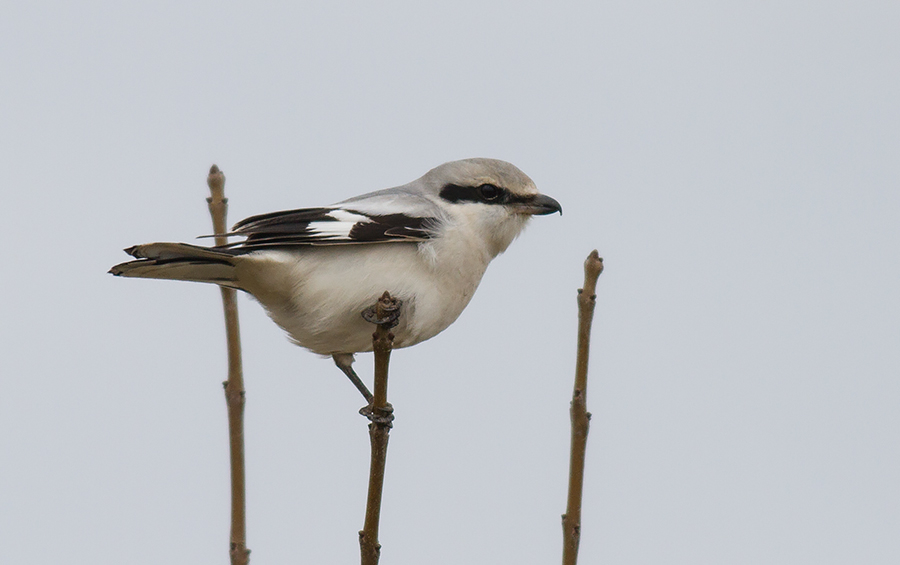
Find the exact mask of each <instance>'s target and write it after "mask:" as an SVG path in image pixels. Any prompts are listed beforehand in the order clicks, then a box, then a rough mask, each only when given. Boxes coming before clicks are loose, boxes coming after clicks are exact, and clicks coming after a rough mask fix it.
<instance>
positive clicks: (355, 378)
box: [331, 353, 394, 424]
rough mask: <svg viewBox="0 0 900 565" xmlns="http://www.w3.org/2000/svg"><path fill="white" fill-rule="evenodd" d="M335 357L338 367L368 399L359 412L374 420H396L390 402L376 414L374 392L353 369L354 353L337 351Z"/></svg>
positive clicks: (385, 421)
mask: <svg viewBox="0 0 900 565" xmlns="http://www.w3.org/2000/svg"><path fill="white" fill-rule="evenodd" d="M331 358H332V359H334V364H335V365H337V367H338V369H340V370H341V371H343V372H344V374H345V375H347V378H348V379H350V382H351V383H353V385H354V386H355V387H356V389H357V390H358V391H359V392H360V394H362V395H363V397H364V398H365V399H366V402H367V403H368V404H366V405H365V406H363V407H362V408H360V409H359V413H360V414H362V415H363V416H365V417H366V418H368V419H369V420H370V421H372V422H377V423H382V424H389V423H390V422H392V421H393V420H394V414H393V412H394V407H393V406H391V405H390V404H388V405H387V406H385V407H384V408H382V409H381V410H379V411H378V412H379V413H377V414H376V411H375V408H374V407H373V398H374V397H373V396H372V393H371V392H369V388H368V387H367V386H366V385H365V383H363V382H362V379H360V378H359V375H357V374H356V371H354V370H353V354H352V353H335V354H334V355H332V356H331Z"/></svg>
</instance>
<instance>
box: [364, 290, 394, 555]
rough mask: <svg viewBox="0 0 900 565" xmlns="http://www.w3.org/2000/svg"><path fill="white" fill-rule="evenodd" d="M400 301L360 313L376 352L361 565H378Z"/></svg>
mask: <svg viewBox="0 0 900 565" xmlns="http://www.w3.org/2000/svg"><path fill="white" fill-rule="evenodd" d="M400 306H401V303H400V301H399V300H397V299H395V298H392V297H391V295H390V293H388V292H387V291H385V292H384V294H383V295H382V296H381V298H380V299H379V300H378V302H377V303H376V304H375V305H374V306H373V307H370V308H368V309H366V311H365V312H363V317H364V318H365V319H366V320H368V321H369V322H372V323H373V324H376V325H377V326H378V327H377V329H376V330H375V333H373V334H372V347H373V349H374V351H375V394H374V398H373V399H372V403H371V404H370V405H369V406H368V407H367V408H365V409H363V410H364V413H365V414H366V415H367V416H368V418H369V420H371V422H370V423H369V443H370V445H371V448H372V457H371V460H370V462H369V494H368V497H367V499H366V521H365V524H364V525H363V529H362V530H360V532H359V551H360V557H361V563H362V565H377V563H378V558H379V557H380V556H381V544H380V543H378V523H379V520H380V517H381V493H382V489H383V487H384V466H385V463H386V461H387V445H388V434H390V431H391V425H392V424H391V422H392V421H393V419H394V415H393V411H394V409H393V408H392V407H391V405H390V404H388V401H387V379H388V363H389V362H390V358H391V349H392V347H393V341H394V334H392V333H391V332H390V330H391V328H392V327H394V326H395V325H396V324H397V319H398V318H399V317H400Z"/></svg>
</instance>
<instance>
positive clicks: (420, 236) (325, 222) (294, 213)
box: [223, 208, 436, 252]
mask: <svg viewBox="0 0 900 565" xmlns="http://www.w3.org/2000/svg"><path fill="white" fill-rule="evenodd" d="M350 215H352V216H350ZM357 218H358V219H357ZM353 220H356V221H353ZM435 224H436V220H435V219H434V218H423V217H416V216H407V215H405V214H386V215H370V214H365V213H363V212H357V211H354V210H348V209H345V208H303V209H300V210H286V211H283V212H273V213H270V214H261V215H258V216H252V217H250V218H247V219H245V220H241V221H240V222H238V223H237V224H235V225H234V227H233V228H232V230H231V232H229V233H228V234H227V235H229V236H243V237H246V238H247V239H246V240H244V241H241V242H235V243H229V244H227V245H225V246H223V247H226V248H237V249H235V251H239V250H243V249H246V250H247V251H248V252H249V251H255V250H259V249H277V248H284V247H295V246H305V245H351V244H362V243H384V242H403V241H425V240H427V239H429V238H431V237H432V235H433V229H432V227H433V226H434V225H435Z"/></svg>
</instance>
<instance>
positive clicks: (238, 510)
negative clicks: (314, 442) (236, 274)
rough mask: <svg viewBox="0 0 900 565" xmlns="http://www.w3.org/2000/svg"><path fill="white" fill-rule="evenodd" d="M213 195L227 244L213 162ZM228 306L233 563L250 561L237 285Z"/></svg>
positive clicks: (225, 300)
mask: <svg viewBox="0 0 900 565" xmlns="http://www.w3.org/2000/svg"><path fill="white" fill-rule="evenodd" d="M206 183H207V184H208V185H209V192H210V194H211V195H212V196H210V197H209V198H207V199H206V202H207V203H208V204H209V215H210V216H212V222H213V231H214V232H215V234H216V245H225V244H226V243H228V238H226V237H225V236H223V235H220V234H224V233H226V231H227V230H226V229H225V225H226V215H227V213H228V199H227V198H225V175H224V174H222V171H220V170H219V167H217V166H215V165H213V166H212V167H211V168H210V169H209V176H208V177H207V179H206ZM221 291H222V305H223V306H224V308H225V333H226V339H227V342H228V380H227V381H225V382H224V383H222V384H223V385H224V386H225V402H226V403H227V406H228V439H229V444H230V451H231V545H230V549H229V555H230V557H231V565H247V563H249V562H250V550H249V549H247V518H246V508H247V504H246V495H245V493H246V486H245V485H246V479H245V472H244V371H243V369H242V368H241V335H240V327H239V326H238V312H237V296H236V294H237V293H236V292H235V291H234V289H230V288H225V287H221Z"/></svg>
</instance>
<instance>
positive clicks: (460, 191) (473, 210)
mask: <svg viewBox="0 0 900 565" xmlns="http://www.w3.org/2000/svg"><path fill="white" fill-rule="evenodd" d="M555 212H558V213H559V214H560V215H562V206H561V205H560V204H559V202H557V201H556V200H555V199H553V198H551V197H549V196H546V195H544V194H541V193H540V192H538V189H537V188H536V186H535V184H534V182H533V181H532V180H531V179H530V178H529V177H528V176H527V175H526V174H525V173H523V172H522V171H521V170H519V169H518V168H517V167H516V166H514V165H512V164H511V163H508V162H505V161H500V160H497V159H485V158H475V159H463V160H459V161H451V162H448V163H444V164H442V165H440V166H438V167H435V168H433V169H431V170H430V171H428V172H427V173H425V175H423V176H422V177H421V178H419V179H417V180H414V181H412V182H410V183H408V184H405V185H402V186H397V187H394V188H387V189H384V190H378V191H375V192H370V193H367V194H363V195H361V196H356V197H353V198H349V199H347V200H344V201H342V202H338V203H337V204H332V205H330V206H323V207H317V208H302V209H297V210H286V211H281V212H273V213H268V214H262V215H257V216H252V217H249V218H247V219H245V220H242V221H240V222H238V223H237V224H235V225H234V227H233V228H232V229H231V231H230V232H229V233H227V234H226V235H227V236H239V237H242V238H244V239H243V240H242V241H239V242H232V243H227V244H225V245H220V246H214V247H204V246H199V245H192V244H187V243H147V244H143V245H135V246H133V247H129V248H127V249H125V252H126V253H128V254H129V255H131V256H132V257H133V258H134V260H131V261H128V262H125V263H120V264H118V265H115V266H114V267H112V268H111V269H110V271H109V272H110V273H111V274H113V275H116V276H120V277H137V278H146V279H168V280H179V281H194V282H205V283H213V284H217V285H220V286H223V287H228V288H233V289H237V290H241V291H244V292H246V293H248V294H250V295H252V296H253V297H254V298H255V299H256V300H257V301H258V302H259V303H260V304H261V305H262V306H263V308H264V309H265V310H266V312H267V313H268V315H269V317H270V318H271V319H272V320H273V321H274V322H275V323H276V324H277V325H278V326H280V327H281V328H282V329H283V330H284V331H285V332H286V333H287V335H288V337H289V339H290V340H291V341H293V342H294V343H295V344H297V345H299V346H301V347H304V348H306V349H307V350H309V351H312V352H313V353H316V354H319V355H323V356H330V357H331V358H332V359H333V361H334V363H335V365H337V367H338V368H339V369H341V371H342V372H343V373H344V374H345V375H346V376H347V377H348V378H349V379H350V381H351V382H352V383H353V384H354V385H355V386H356V388H357V389H358V390H359V391H360V393H361V394H362V395H363V397H365V398H366V400H367V401H369V402H370V403H371V402H372V395H371V393H370V392H369V391H368V388H367V387H366V386H365V384H363V382H362V381H361V379H360V378H359V377H358V375H357V374H356V372H355V371H354V369H353V362H354V359H355V354H356V353H362V352H368V351H372V325H371V324H370V323H369V322H367V321H366V320H364V319H363V316H362V315H361V312H362V311H363V310H364V309H366V307H367V306H370V305H371V304H373V303H374V302H375V301H376V300H377V299H378V298H379V296H381V295H382V293H383V292H384V291H389V292H390V294H391V295H393V296H394V297H396V298H398V299H399V300H400V301H401V302H402V304H403V311H402V314H401V316H400V318H399V320H398V322H397V325H396V327H394V328H393V329H392V333H393V334H394V344H393V346H394V348H403V347H409V346H412V345H415V344H417V343H421V342H423V341H425V340H427V339H430V338H432V337H434V336H436V335H437V334H439V333H441V332H442V331H443V330H445V329H447V327H448V326H450V324H452V323H453V322H454V321H456V319H457V318H458V317H459V315H460V314H461V313H462V311H463V309H464V308H465V307H466V306H467V305H468V304H469V301H470V300H471V299H472V296H473V294H474V293H475V290H476V288H477V287H478V285H479V283H480V282H481V279H482V276H483V275H484V273H485V270H486V269H487V267H488V264H489V263H490V262H491V261H492V260H493V259H494V258H495V257H497V256H498V255H499V254H501V253H503V252H504V251H505V250H506V249H507V248H508V247H509V245H510V244H511V243H512V241H513V240H514V239H516V237H517V236H518V235H519V234H520V233H522V230H523V229H524V228H525V226H526V225H527V224H528V221H529V219H530V218H531V217H532V216H538V215H548V214H552V213H555Z"/></svg>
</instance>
